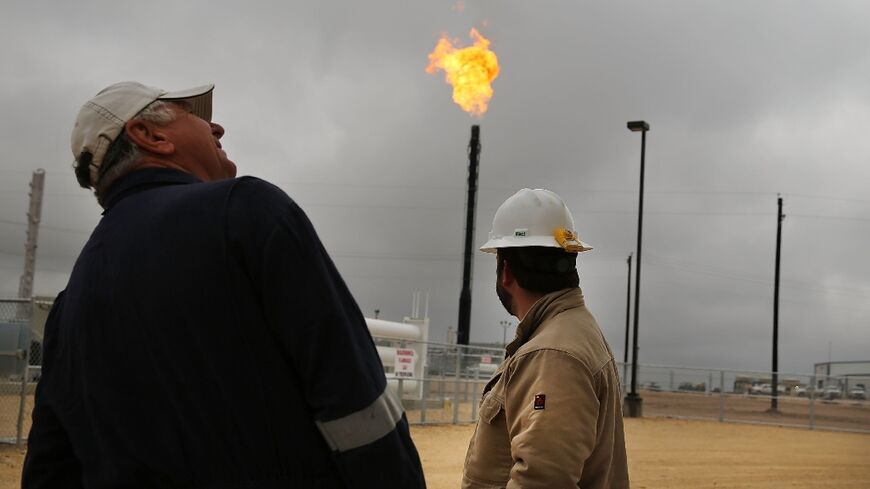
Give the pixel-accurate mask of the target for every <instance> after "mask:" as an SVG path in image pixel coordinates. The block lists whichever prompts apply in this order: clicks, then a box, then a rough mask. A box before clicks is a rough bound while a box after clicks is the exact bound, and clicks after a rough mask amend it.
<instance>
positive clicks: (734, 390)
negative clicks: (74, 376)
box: [0, 299, 870, 444]
mask: <svg viewBox="0 0 870 489" xmlns="http://www.w3.org/2000/svg"><path fill="white" fill-rule="evenodd" d="M50 307H51V303H50V302H41V301H30V300H23V299H6V300H3V299H0V442H5V443H19V444H20V443H22V441H23V440H24V439H25V438H26V435H27V433H28V432H29V430H30V416H31V411H32V409H33V393H34V390H35V387H36V383H37V382H38V380H39V376H40V369H41V367H40V365H41V340H42V337H41V328H40V327H39V326H40V325H36V327H33V324H35V323H39V322H41V321H43V322H44V317H45V314H46V313H47V311H48V309H50ZM374 341H375V344H376V346H377V347H378V353H379V354H380V355H381V360H382V362H383V364H384V371H385V374H386V376H387V380H388V383H389V385H390V387H391V388H392V389H393V390H394V391H395V392H397V393H400V399H401V400H402V404H403V406H404V408H405V411H406V413H407V416H408V420H409V422H410V423H411V424H461V423H472V422H475V421H476V420H477V418H478V405H479V403H480V398H481V395H482V392H483V389H484V387H485V386H486V384H487V382H489V379H490V378H491V376H492V374H493V373H494V372H495V370H496V369H497V368H498V365H499V364H500V363H501V362H502V360H503V359H504V349H503V348H501V347H493V346H475V345H470V346H464V345H453V344H446V343H436V342H423V341H413V340H408V339H396V338H388V337H378V336H376V337H374ZM403 362H407V363H403ZM416 362H420V365H419V366H420V367H422V368H416V367H418V365H416V364H415V363H416ZM619 371H620V372H621V373H622V375H623V378H622V379H621V380H622V386H628V385H629V383H628V382H627V381H626V379H627V378H630V377H629V375H630V372H631V365H625V364H622V363H619ZM637 375H638V381H637V386H638V393H639V395H640V396H641V398H642V399H643V414H644V416H647V417H656V416H666V417H678V418H688V419H709V420H717V421H720V422H736V423H760V424H771V425H779V426H794V427H803V428H810V429H829V430H842V431H852V432H860V433H870V403H868V402H867V400H866V390H865V389H866V388H868V387H870V377H854V376H853V377H835V376H822V377H819V376H814V375H807V374H789V373H782V372H780V373H779V374H778V385H779V388H778V389H777V395H776V409H771V407H772V402H771V401H772V399H773V398H774V396H773V392H772V391H773V389H772V387H771V385H772V375H771V373H770V372H753V371H738V370H721V369H706V368H686V367H676V366H663V365H638V372H637ZM623 388H625V387H623ZM623 394H625V392H623Z"/></svg>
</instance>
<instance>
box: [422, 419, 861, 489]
mask: <svg viewBox="0 0 870 489" xmlns="http://www.w3.org/2000/svg"><path fill="white" fill-rule="evenodd" d="M473 429H474V428H473V426H470V425H459V426H451V425H448V426H415V427H413V428H412V434H413V437H414V441H415V443H416V444H417V448H418V450H419V451H420V456H421V457H422V459H423V467H424V469H425V471H426V480H427V482H428V485H429V488H430V489H446V488H456V487H458V480H459V476H460V473H461V471H462V463H463V460H464V458H465V449H466V447H467V446H468V439H469V437H471V433H472V431H473ZM626 443H627V450H628V460H629V473H630V476H631V480H632V487H633V488H634V489H706V488H716V489H738V488H740V489H744V488H745V489H780V488H807V489H809V488H813V489H820V488H838V489H867V488H868V487H870V463H868V462H870V435H864V434H856V433H836V432H824V431H810V430H806V429H794V428H780V427H772V426H754V425H742V424H731V423H717V422H711V421H691V420H678V419H666V418H644V419H627V420H626Z"/></svg>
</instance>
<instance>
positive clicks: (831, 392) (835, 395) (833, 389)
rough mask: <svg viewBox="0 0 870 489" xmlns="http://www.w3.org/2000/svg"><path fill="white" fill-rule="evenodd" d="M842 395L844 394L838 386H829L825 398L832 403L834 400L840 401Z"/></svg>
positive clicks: (824, 393) (825, 391)
mask: <svg viewBox="0 0 870 489" xmlns="http://www.w3.org/2000/svg"><path fill="white" fill-rule="evenodd" d="M842 394H843V393H842V392H841V391H840V388H839V387H838V386H836V385H829V386H827V387H825V390H824V392H823V397H824V398H825V399H827V400H829V401H832V400H834V399H839V398H840V397H842Z"/></svg>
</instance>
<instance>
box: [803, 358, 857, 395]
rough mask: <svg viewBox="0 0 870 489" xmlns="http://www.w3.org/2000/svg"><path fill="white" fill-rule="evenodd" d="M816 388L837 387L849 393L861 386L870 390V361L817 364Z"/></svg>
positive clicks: (814, 370)
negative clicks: (850, 390) (851, 389)
mask: <svg viewBox="0 0 870 489" xmlns="http://www.w3.org/2000/svg"><path fill="white" fill-rule="evenodd" d="M813 372H815V374H816V388H818V389H823V388H825V387H830V386H835V387H838V388H840V390H841V391H848V390H849V389H850V388H852V387H856V386H858V385H859V384H861V387H864V388H865V389H867V388H870V360H863V361H856V362H825V363H817V364H815V368H814V369H813Z"/></svg>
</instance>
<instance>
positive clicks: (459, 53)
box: [426, 29, 499, 117]
mask: <svg viewBox="0 0 870 489" xmlns="http://www.w3.org/2000/svg"><path fill="white" fill-rule="evenodd" d="M470 35H471V37H472V39H474V45H473V46H469V47H467V48H458V47H457V46H454V44H453V42H451V41H450V39H448V38H447V35H446V34H442V35H441V39H439V40H438V44H436V45H435V49H433V50H432V52H431V53H429V66H427V67H426V72H427V73H430V74H432V73H435V71H437V70H444V79H445V81H447V83H449V84H451V85H453V101H454V102H456V103H457V104H458V105H459V106H460V107H462V110H464V111H466V112H468V113H470V114H472V115H475V116H477V117H480V116H482V115H483V114H484V113H485V112H486V109H487V108H488V104H489V100H490V99H491V98H492V85H491V83H492V81H493V80H495V78H496V77H497V76H498V72H499V67H498V58H497V57H496V56H495V53H494V52H492V51H490V49H489V39H487V38H485V37H483V36H482V35H481V34H480V33H479V32H477V29H471V33H470ZM454 42H455V43H456V44H457V45H458V44H459V41H454Z"/></svg>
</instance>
